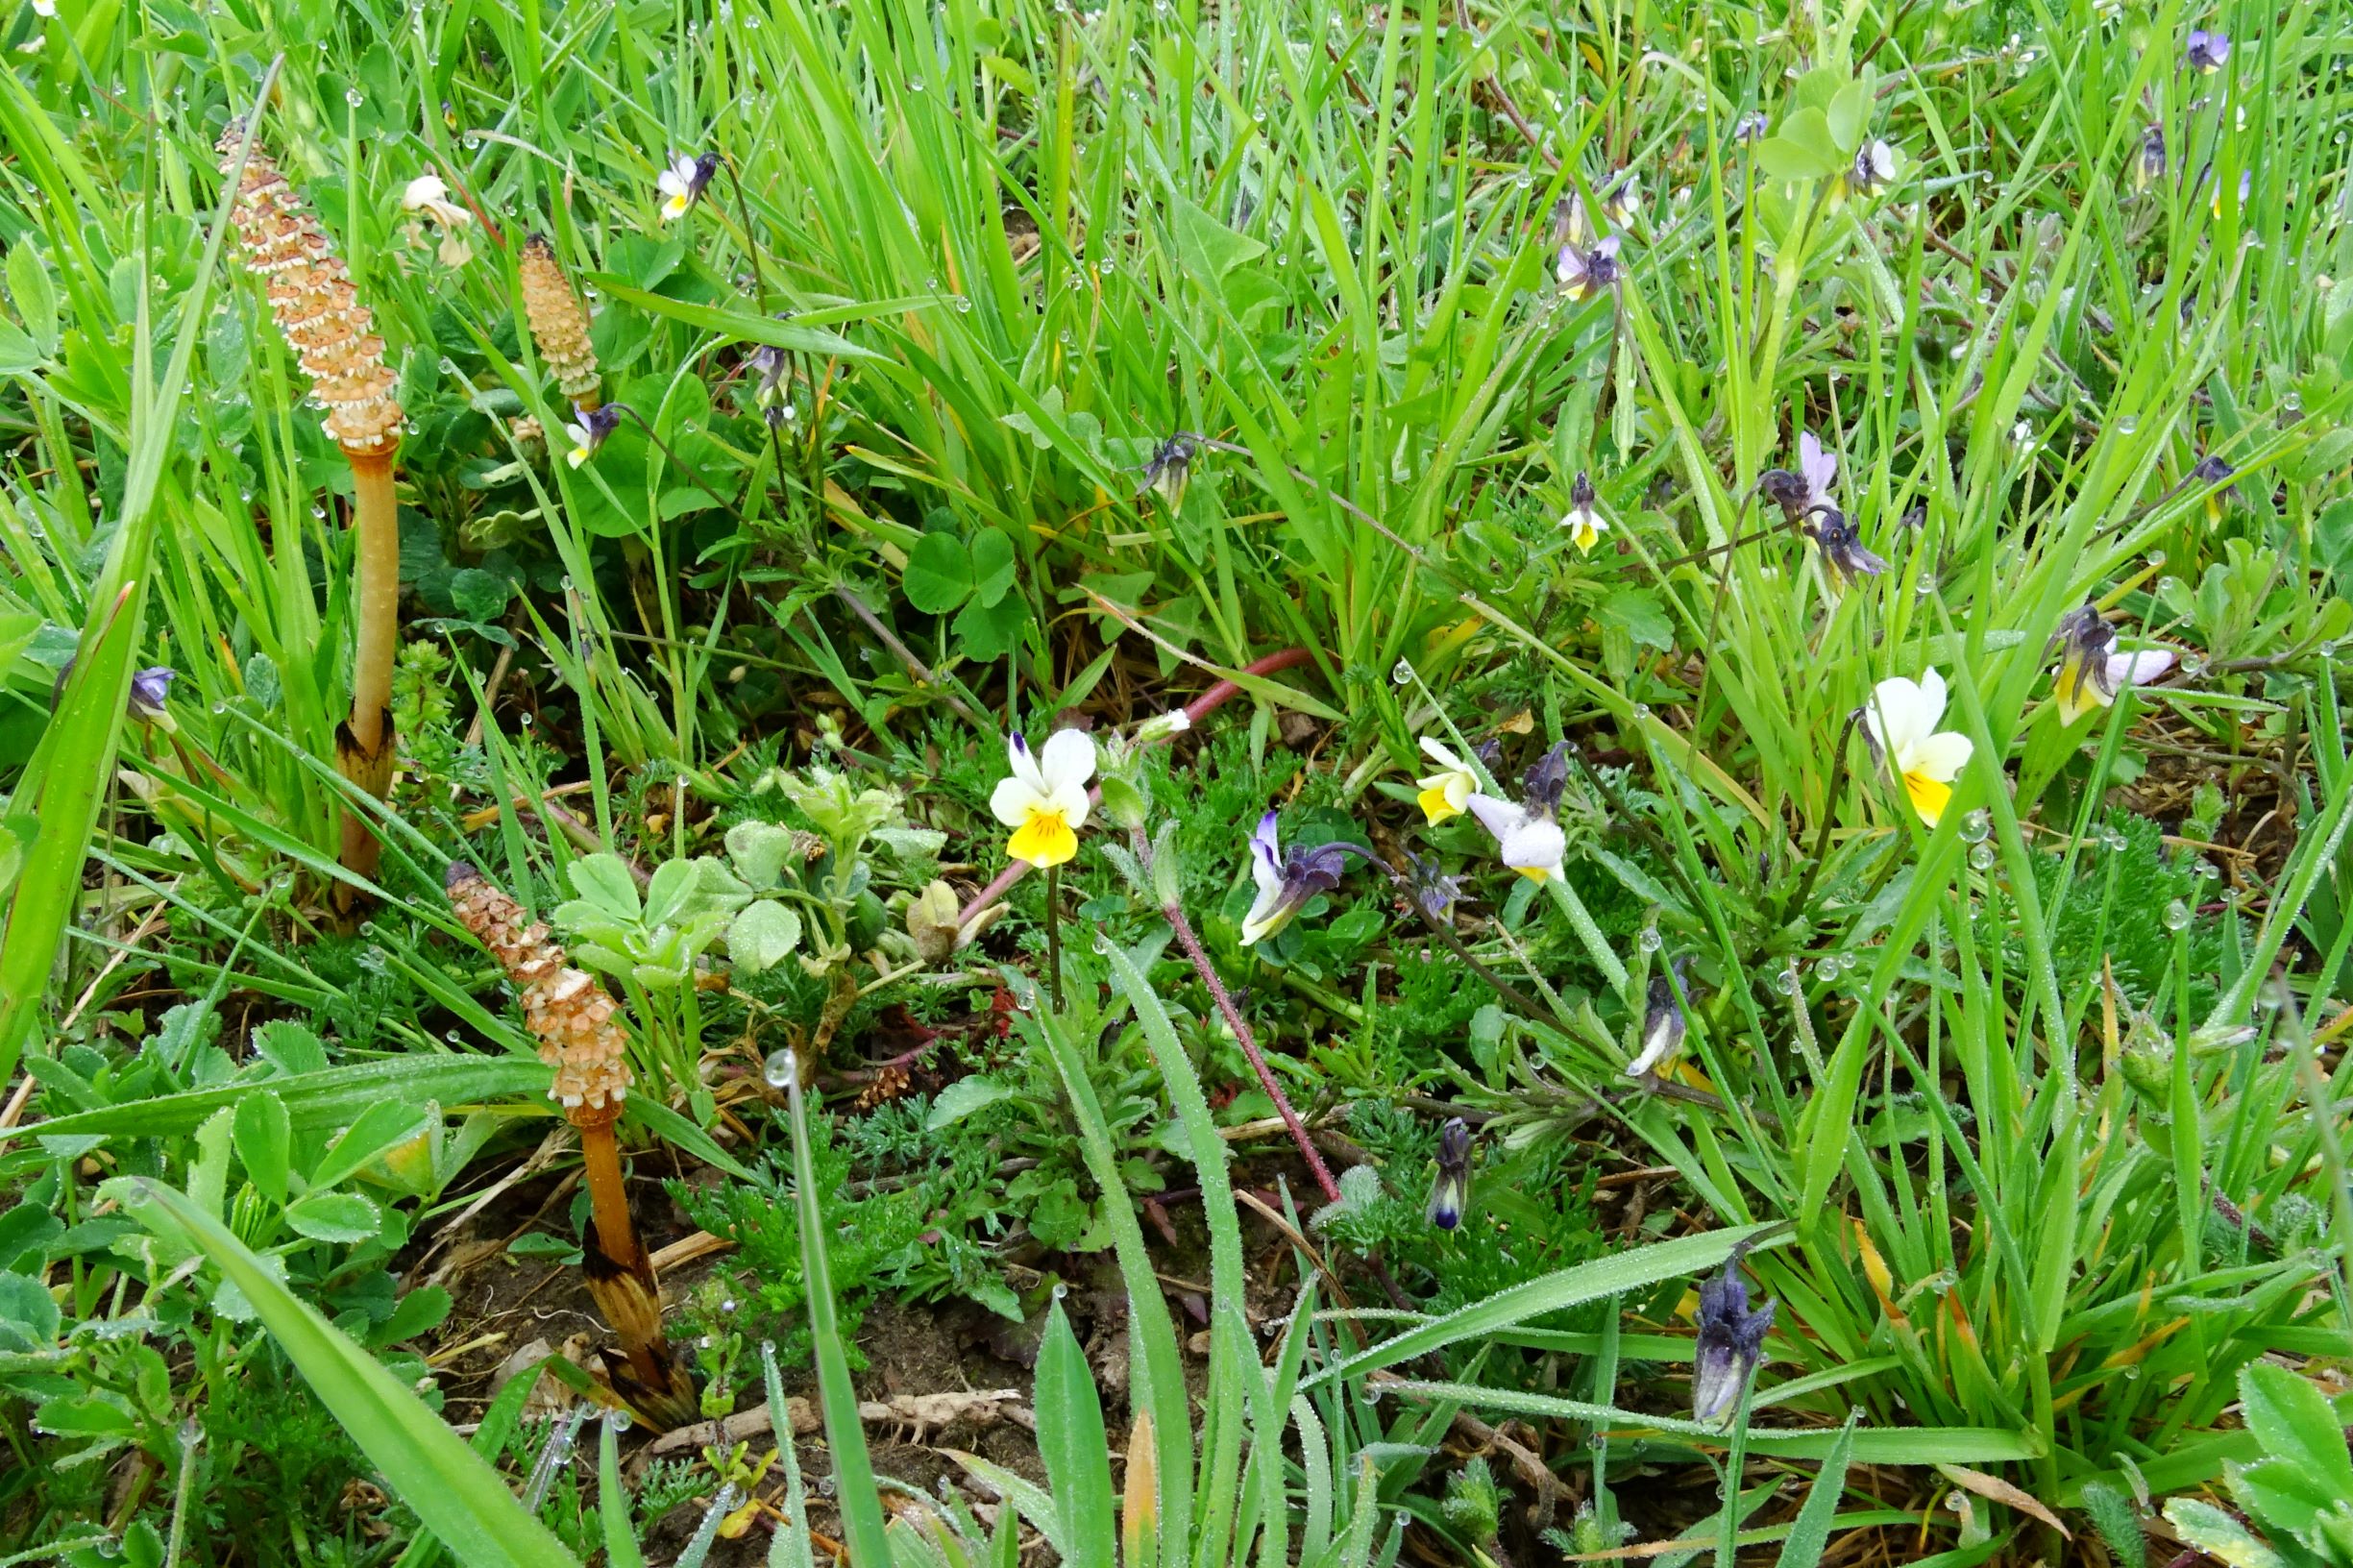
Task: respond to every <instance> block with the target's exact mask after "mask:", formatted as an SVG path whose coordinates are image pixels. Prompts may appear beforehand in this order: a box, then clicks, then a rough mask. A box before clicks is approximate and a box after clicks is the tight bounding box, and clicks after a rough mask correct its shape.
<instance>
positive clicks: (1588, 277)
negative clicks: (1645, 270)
mask: <svg viewBox="0 0 2353 1568" xmlns="http://www.w3.org/2000/svg"><path fill="white" fill-rule="evenodd" d="M1554 275H1555V276H1556V277H1557V278H1558V279H1559V280H1560V288H1561V291H1562V292H1563V293H1565V294H1566V295H1567V296H1568V297H1569V298H1570V299H1572V300H1578V301H1584V300H1589V299H1591V298H1593V297H1594V296H1595V295H1596V294H1600V293H1603V292H1605V291H1606V290H1608V289H1611V288H1614V287H1616V286H1617V282H1618V278H1619V276H1620V271H1619V267H1618V236H1617V235H1615V234H1611V235H1610V236H1609V237H1608V238H1607V239H1605V240H1603V241H1602V242H1601V243H1600V244H1599V245H1596V246H1594V247H1593V248H1592V249H1591V250H1582V249H1580V248H1579V247H1578V246H1576V245H1563V246H1561V247H1560V258H1559V261H1558V262H1557V263H1556V266H1555V268H1554Z"/></svg>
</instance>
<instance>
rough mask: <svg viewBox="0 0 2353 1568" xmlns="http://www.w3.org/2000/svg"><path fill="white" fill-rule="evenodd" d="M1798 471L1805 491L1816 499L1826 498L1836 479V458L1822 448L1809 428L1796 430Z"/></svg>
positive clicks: (1822, 499)
mask: <svg viewBox="0 0 2353 1568" xmlns="http://www.w3.org/2000/svg"><path fill="white" fill-rule="evenodd" d="M1798 473H1799V476H1800V477H1801V478H1803V479H1804V480H1805V489H1806V493H1807V494H1808V495H1810V496H1812V497H1813V498H1814V499H1815V500H1817V501H1824V500H1827V499H1828V498H1829V494H1830V486H1831V485H1832V484H1833V483H1835V482H1836V481H1837V479H1838V458H1837V457H1836V456H1835V455H1833V454H1832V453H1826V452H1825V451H1823V450H1822V443H1821V442H1819V441H1817V440H1815V439H1814V432H1813V431H1811V430H1801V431H1799V432H1798Z"/></svg>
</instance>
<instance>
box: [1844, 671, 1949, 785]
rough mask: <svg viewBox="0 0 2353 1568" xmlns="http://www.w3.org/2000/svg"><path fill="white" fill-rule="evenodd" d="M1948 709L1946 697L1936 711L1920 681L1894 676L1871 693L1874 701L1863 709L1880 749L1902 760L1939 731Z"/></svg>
mask: <svg viewBox="0 0 2353 1568" xmlns="http://www.w3.org/2000/svg"><path fill="white" fill-rule="evenodd" d="M1944 709H1945V703H1944V698H1943V695H1942V693H1940V694H1939V695H1938V698H1937V701H1936V705H1935V708H1934V709H1933V711H1932V710H1931V709H1930V707H1929V704H1928V698H1927V694H1926V693H1925V692H1924V691H1922V690H1921V685H1920V682H1919V681H1916V680H1913V679H1912V678H1910V677H1909V676H1907V675H1890V676H1888V677H1887V678H1886V679H1885V680H1883V681H1881V682H1879V684H1877V685H1876V686H1874V687H1873V688H1872V689H1871V701H1870V703H1869V704H1868V705H1866V706H1865V708H1864V709H1863V723H1864V724H1865V725H1866V726H1868V727H1869V728H1870V730H1871V733H1872V735H1873V736H1874V737H1875V738H1876V739H1877V741H1878V743H1879V749H1880V750H1882V751H1884V752H1886V753H1887V754H1888V755H1889V756H1890V757H1895V758H1899V759H1900V758H1901V757H1902V755H1903V753H1904V752H1906V751H1908V750H1909V749H1911V747H1914V746H1915V745H1917V744H1919V742H1920V741H1921V740H1923V739H1924V738H1925V737H1926V735H1927V734H1928V732H1929V731H1930V730H1932V729H1934V728H1935V727H1936V721H1937V718H1938V716H1939V715H1941V714H1942V713H1943V712H1944ZM1899 766H1900V763H1899Z"/></svg>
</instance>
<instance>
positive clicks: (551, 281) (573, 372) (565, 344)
mask: <svg viewBox="0 0 2353 1568" xmlns="http://www.w3.org/2000/svg"><path fill="white" fill-rule="evenodd" d="M521 272H522V278H523V319H524V320H525V321H527V322H528V323H529V324H530V328H531V341H532V342H534V343H536V344H538V345H539V357H540V358H541V359H543V360H545V361H546V362H547V366H548V368H549V369H550V370H551V371H553V372H554V373H555V386H556V390H558V391H560V392H561V393H563V394H564V396H565V397H567V398H570V399H571V400H572V401H573V402H574V403H576V404H578V405H579V406H580V407H582V408H594V407H597V406H598V405H599V404H601V402H602V401H603V400H602V397H601V388H602V383H601V381H600V380H599V379H598V375H597V351H596V350H595V349H594V348H593V347H591V346H590V344H589V341H588V312H587V311H585V310H583V309H581V308H580V301H579V297H578V296H577V295H576V294H574V293H573V292H572V284H571V282H569V281H568V280H566V278H565V277H564V266H563V263H562V262H560V261H558V260H556V258H555V247H554V246H553V245H551V244H550V243H549V242H548V236H547V235H545V234H533V235H532V236H531V237H530V238H528V239H527V240H525V241H524V242H523V261H522V266H521Z"/></svg>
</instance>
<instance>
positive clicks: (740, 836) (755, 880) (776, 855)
mask: <svg viewBox="0 0 2353 1568" xmlns="http://www.w3.org/2000/svg"><path fill="white" fill-rule="evenodd" d="M792 854H793V830H792V829H791V828H789V827H782V826H779V825H777V824H776V823H774V822H738V823H736V824H735V825H734V826H733V827H731V828H729V829H727V858H728V859H730V860H732V861H734V862H735V871H736V874H737V875H738V876H740V877H742V878H743V879H744V880H745V881H746V882H747V883H749V884H750V885H751V886H752V887H753V888H772V887H774V886H775V885H776V879H777V878H778V877H780V876H782V875H783V874H784V864H785V862H786V860H788V859H789V858H791V856H792Z"/></svg>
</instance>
